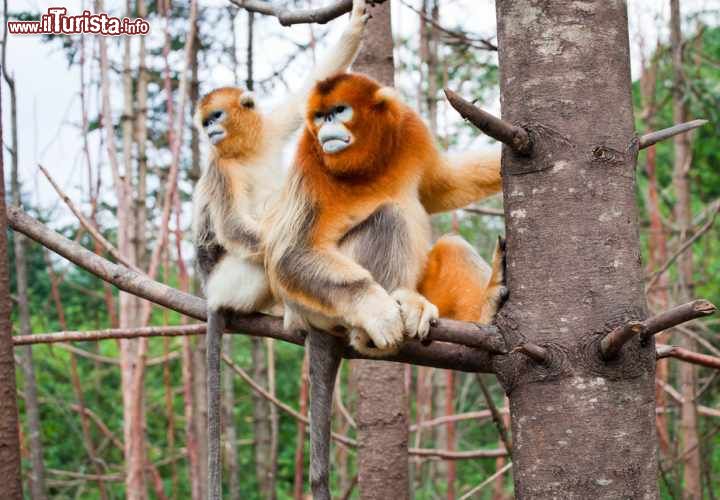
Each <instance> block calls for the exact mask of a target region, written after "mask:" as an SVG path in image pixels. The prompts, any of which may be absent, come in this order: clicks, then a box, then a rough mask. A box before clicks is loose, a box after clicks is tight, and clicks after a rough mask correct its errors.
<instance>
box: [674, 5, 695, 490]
mask: <svg viewBox="0 0 720 500" xmlns="http://www.w3.org/2000/svg"><path fill="white" fill-rule="evenodd" d="M681 22H682V18H681V15H680V1H679V0H670V44H671V48H672V66H673V92H672V96H673V120H674V121H675V122H676V123H681V122H684V121H687V118H688V111H687V105H686V103H685V87H686V86H685V71H684V68H683V59H684V58H683V40H682V31H681V27H680V25H681ZM674 144H675V166H674V170H673V185H674V187H675V198H676V200H677V201H676V202H675V223H676V224H677V226H678V229H679V230H680V234H679V241H681V242H683V241H686V240H687V239H688V238H689V237H690V236H691V235H690V231H692V208H691V206H690V175H689V172H690V165H691V163H692V148H691V147H690V135H689V134H680V135H676V136H675V139H674ZM678 282H679V287H678V290H679V294H678V299H679V301H680V302H686V301H688V300H690V299H691V298H692V293H693V253H692V248H689V249H688V250H687V251H685V252H683V253H682V254H681V255H680V256H679V257H678ZM676 343H677V344H678V345H679V346H680V347H684V348H685V349H688V350H691V351H697V349H698V344H697V342H696V341H695V339H692V338H690V337H688V336H687V335H682V334H680V333H678V334H677V335H676ZM696 372H697V369H696V367H695V365H693V364H692V363H680V367H679V375H680V393H681V394H682V396H683V402H682V403H681V415H680V433H679V436H680V449H679V453H680V455H681V456H682V462H683V465H684V469H683V485H684V487H683V499H686V500H700V499H701V498H702V483H701V470H702V469H701V467H700V463H701V462H700V451H701V446H700V442H699V441H698V421H697V420H698V417H697V405H696V402H695V396H696V389H697V375H696Z"/></svg>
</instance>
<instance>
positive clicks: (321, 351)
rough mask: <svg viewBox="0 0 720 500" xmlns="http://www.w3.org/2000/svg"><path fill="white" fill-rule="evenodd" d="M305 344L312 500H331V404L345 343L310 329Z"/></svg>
mask: <svg viewBox="0 0 720 500" xmlns="http://www.w3.org/2000/svg"><path fill="white" fill-rule="evenodd" d="M305 345H306V347H307V349H308V358H309V362H310V488H311V491H312V496H313V500H330V484H329V481H330V438H331V417H332V402H333V390H334V389H335V379H336V377H337V373H338V368H339V367H340V361H341V359H342V352H343V341H342V339H339V338H337V337H335V336H333V335H330V334H328V333H324V332H319V331H313V330H311V331H310V332H308V335H307V338H306V340H305Z"/></svg>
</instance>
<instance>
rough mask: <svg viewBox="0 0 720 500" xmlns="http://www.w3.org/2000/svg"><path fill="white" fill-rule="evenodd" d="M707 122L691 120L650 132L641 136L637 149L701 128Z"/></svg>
mask: <svg viewBox="0 0 720 500" xmlns="http://www.w3.org/2000/svg"><path fill="white" fill-rule="evenodd" d="M707 122H708V121H707V120H693V121H691V122H686V123H680V124H679V125H674V126H672V127H668V128H664V129H662V130H658V131H657V132H650V133H648V134H644V135H641V136H640V138H639V140H638V147H639V148H640V149H645V148H649V147H650V146H652V145H653V144H655V143H657V142H660V141H664V140H665V139H669V138H671V137H673V136H676V135H678V134H683V133H685V132H689V131H690V130H693V129H696V128H698V127H702V126H703V125H705V124H706V123H707Z"/></svg>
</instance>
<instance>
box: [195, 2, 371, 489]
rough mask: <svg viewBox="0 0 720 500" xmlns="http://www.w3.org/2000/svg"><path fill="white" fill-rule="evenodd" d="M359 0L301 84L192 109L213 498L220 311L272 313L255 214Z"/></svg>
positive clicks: (336, 61)
mask: <svg viewBox="0 0 720 500" xmlns="http://www.w3.org/2000/svg"><path fill="white" fill-rule="evenodd" d="M367 19H368V15H367V14H366V5H365V0H354V1H353V11H352V14H351V19H350V24H349V26H348V27H347V28H346V29H345V32H344V33H343V34H342V36H341V38H340V41H339V42H338V43H337V45H336V46H335V47H334V48H333V49H332V50H331V52H330V53H329V54H328V56H327V57H326V58H324V59H323V61H322V62H321V64H319V65H318V66H317V67H316V68H315V69H314V70H313V71H312V72H311V74H310V75H309V77H308V79H307V81H306V82H305V83H304V85H303V86H302V88H301V90H300V91H299V92H298V93H296V94H294V95H291V96H289V97H287V98H286V99H284V100H283V102H281V103H280V104H279V105H278V106H277V107H275V108H274V109H272V110H270V111H268V112H263V111H261V110H260V109H258V106H257V104H256V102H255V98H254V97H253V95H252V94H250V93H249V92H245V91H243V90H241V89H238V88H230V87H225V88H221V89H217V90H215V91H213V92H211V93H210V94H208V95H206V96H205V97H203V98H202V100H201V101H200V104H199V106H198V109H197V112H196V122H197V127H198V129H199V130H200V131H201V132H202V133H203V136H204V137H206V138H207V140H208V142H209V143H210V161H209V162H208V166H207V168H206V169H205V171H204V172H203V175H202V177H201V178H200V181H199V183H198V185H197V187H196V189H195V193H194V197H193V233H194V239H195V246H196V252H197V259H198V267H199V269H200V273H201V274H202V278H203V282H204V287H205V294H206V296H207V300H208V331H207V362H208V368H207V373H208V379H207V383H208V483H209V485H208V498H209V499H211V500H220V498H221V497H222V491H221V486H222V483H221V477H220V473H221V469H222V468H221V466H220V349H221V343H220V337H221V335H222V332H223V330H224V321H223V317H222V315H221V314H220V313H219V311H220V310H221V309H223V308H224V309H228V310H233V311H237V312H241V313H249V312H253V311H265V312H273V311H277V309H278V307H277V306H278V305H279V304H278V303H277V301H276V300H275V298H274V297H273V295H272V293H271V290H270V287H269V284H268V280H267V277H266V274H265V269H264V265H263V259H264V257H263V254H262V244H261V235H260V219H261V217H262V216H263V215H264V212H265V210H266V208H267V206H268V204H270V203H271V202H272V201H273V200H274V199H275V198H276V197H277V195H278V193H279V191H280V188H281V186H282V181H283V179H284V177H285V172H284V170H283V168H282V149H283V147H284V146H285V145H286V144H287V143H288V141H289V140H290V138H291V135H292V134H293V133H294V132H295V131H296V130H297V129H298V128H299V127H300V126H301V124H302V121H303V117H304V114H305V111H304V110H305V103H306V100H307V96H308V94H309V92H310V90H311V89H312V87H313V86H314V85H315V83H316V82H317V81H320V80H323V79H325V78H327V77H328V76H330V75H332V74H334V73H336V72H338V71H345V70H346V69H347V68H348V67H349V66H350V64H351V63H352V61H353V60H354V59H355V56H356V55H357V52H358V50H359V48H360V43H361V40H362V36H363V32H364V28H365V24H366V22H367Z"/></svg>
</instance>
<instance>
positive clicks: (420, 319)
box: [391, 288, 440, 340]
mask: <svg viewBox="0 0 720 500" xmlns="http://www.w3.org/2000/svg"><path fill="white" fill-rule="evenodd" d="M391 296H392V298H394V299H395V300H397V302H398V304H399V305H400V314H401V316H402V319H403V324H404V325H405V333H406V334H407V336H408V337H418V338H419V339H420V340H423V339H424V338H425V337H427V334H428V333H430V324H431V323H433V322H434V321H435V320H437V319H438V317H439V316H440V313H439V311H438V308H437V307H435V304H433V303H432V302H430V301H429V300H427V299H426V298H425V297H423V296H422V295H420V294H419V293H418V292H414V291H412V290H408V289H407V288H399V289H397V290H395V291H394V292H393V293H392V294H391Z"/></svg>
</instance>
